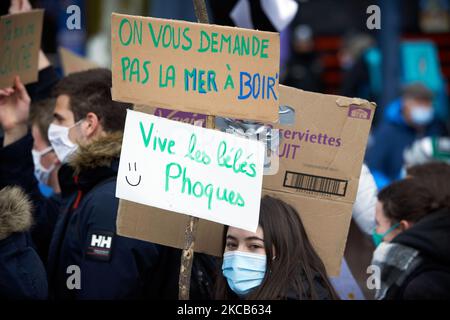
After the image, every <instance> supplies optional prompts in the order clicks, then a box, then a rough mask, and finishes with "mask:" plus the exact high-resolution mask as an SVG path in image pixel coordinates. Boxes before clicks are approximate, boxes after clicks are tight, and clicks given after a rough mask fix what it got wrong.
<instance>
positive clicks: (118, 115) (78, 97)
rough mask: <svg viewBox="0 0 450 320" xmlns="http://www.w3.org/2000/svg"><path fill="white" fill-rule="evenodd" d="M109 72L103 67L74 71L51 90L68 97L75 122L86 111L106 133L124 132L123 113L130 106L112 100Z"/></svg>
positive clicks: (57, 94) (56, 94) (130, 106)
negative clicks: (91, 113)
mask: <svg viewBox="0 0 450 320" xmlns="http://www.w3.org/2000/svg"><path fill="white" fill-rule="evenodd" d="M111 86H112V75H111V71H110V70H108V69H103V68H96V69H90V70H87V71H81V72H76V73H72V74H70V75H68V76H67V77H65V78H63V79H62V80H61V81H60V82H59V83H58V84H57V85H56V86H55V88H54V90H53V95H54V96H55V97H58V96H60V95H67V96H69V98H70V109H71V110H72V112H73V114H74V118H75V122H77V121H80V120H81V119H83V118H84V117H86V115H87V114H88V113H89V112H93V113H95V114H96V115H97V117H98V118H99V120H100V123H101V124H102V126H103V129H104V130H105V131H107V132H113V131H123V128H124V126H125V117H126V114H127V112H126V110H127V109H132V104H129V103H123V102H117V101H113V100H112V97H111Z"/></svg>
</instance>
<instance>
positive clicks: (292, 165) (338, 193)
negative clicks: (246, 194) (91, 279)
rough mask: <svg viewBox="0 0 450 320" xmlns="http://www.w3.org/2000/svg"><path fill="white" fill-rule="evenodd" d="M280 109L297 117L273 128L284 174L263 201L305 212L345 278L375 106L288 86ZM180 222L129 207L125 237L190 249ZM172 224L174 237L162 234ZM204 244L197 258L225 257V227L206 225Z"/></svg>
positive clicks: (274, 178)
mask: <svg viewBox="0 0 450 320" xmlns="http://www.w3.org/2000/svg"><path fill="white" fill-rule="evenodd" d="M280 105H281V106H284V109H287V108H290V109H292V110H293V111H295V115H294V119H293V121H292V123H291V124H286V125H283V124H277V125H273V126H274V127H277V128H279V129H280V146H279V151H278V156H279V171H278V173H277V174H276V175H270V176H264V179H263V194H269V195H271V196H274V197H277V198H279V199H281V200H283V201H285V202H287V203H289V204H291V205H292V206H293V207H294V208H295V209H296V210H297V211H298V212H299V215H300V218H301V220H302V222H303V224H304V226H305V229H306V232H307V235H308V238H309V239H310V241H311V242H312V244H313V246H314V248H315V249H316V250H317V253H318V254H319V256H320V257H321V259H322V260H323V262H324V264H325V267H326V269H327V271H328V274H329V275H330V276H338V275H339V272H340V266H341V260H342V256H343V253H344V248H345V243H346V239H347V233H348V228H349V225H350V220H351V211H352V205H353V202H354V201H355V198H356V191H357V187H358V182H359V175H360V173H361V166H362V161H363V157H364V153H365V149H366V143H367V138H368V134H369V130H370V126H371V122H372V118H373V115H374V112H375V104H373V103H370V102H368V101H366V100H361V99H350V98H345V97H339V96H334V95H325V94H319V93H312V92H306V91H302V90H297V89H293V88H289V87H285V86H280ZM140 110H142V111H145V112H154V111H155V109H151V108H146V107H141V108H140ZM280 118H281V117H280ZM174 215H175V214H173V213H170V212H165V211H164V212H162V211H161V210H159V209H154V208H143V207H142V206H138V205H135V204H133V203H129V202H126V201H122V202H121V206H120V209H119V212H118V220H117V232H118V233H119V234H121V235H124V236H128V237H133V238H138V239H141V240H147V241H151V242H156V243H161V244H166V245H170V246H173V247H178V248H182V247H183V243H184V242H183V241H184V237H183V236H184V229H185V226H186V221H187V220H186V221H184V222H183V221H179V220H178V219H177V217H174ZM163 216H164V218H163V219H162V217H163ZM169 223H170V234H169V232H167V233H164V232H163V231H161V230H156V229H158V228H159V229H161V228H163V229H164V230H166V228H167V226H168V224H169ZM163 233H164V234H163ZM197 238H198V239H207V240H206V242H205V243H202V241H198V242H197V243H196V245H197V244H198V245H199V247H198V248H197V247H196V251H198V252H204V253H208V254H212V255H217V256H220V255H222V253H223V248H224V247H223V243H222V242H223V227H222V228H221V226H220V225H218V224H213V223H210V222H207V221H206V222H205V223H204V224H202V225H199V228H198V230H197Z"/></svg>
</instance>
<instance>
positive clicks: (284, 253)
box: [216, 196, 337, 300]
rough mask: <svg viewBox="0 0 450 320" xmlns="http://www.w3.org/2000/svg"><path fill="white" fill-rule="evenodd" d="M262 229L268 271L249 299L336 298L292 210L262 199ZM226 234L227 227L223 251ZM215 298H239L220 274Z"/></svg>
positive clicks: (323, 268)
mask: <svg viewBox="0 0 450 320" xmlns="http://www.w3.org/2000/svg"><path fill="white" fill-rule="evenodd" d="M259 226H260V227H261V228H262V230H263V233H264V247H265V251H266V255H267V269H266V274H265V276H264V279H263V281H262V283H261V285H260V286H259V287H258V288H255V289H254V290H253V291H252V292H251V293H250V294H248V295H247V296H246V297H245V298H246V299H250V300H277V299H287V298H288V296H289V297H295V298H296V299H319V298H323V297H324V296H325V297H326V298H328V299H336V298H337V296H336V293H335V291H334V289H333V287H332V286H331V284H330V282H329V280H328V276H327V273H326V271H325V266H324V264H323V262H322V260H321V259H320V258H319V256H318V255H317V253H316V251H315V250H314V248H313V246H312V245H311V242H310V241H309V239H308V236H307V235H306V231H305V228H304V227H303V224H302V222H301V220H300V217H299V215H298V213H297V211H296V210H295V209H294V208H293V207H291V206H290V205H288V204H287V203H285V202H283V201H281V200H278V199H275V198H272V197H270V196H265V197H264V198H263V199H262V200H261V208H260V214H259ZM226 235H227V228H225V232H224V249H225V243H226V241H225V238H226ZM274 253H276V254H274ZM221 262H222V261H221ZM221 265H222V264H220V266H221ZM216 298H217V299H225V300H226V299H233V298H236V296H235V295H234V293H233V292H232V291H231V290H230V289H229V287H228V285H227V281H226V279H225V277H224V276H223V275H222V273H221V272H219V274H218V279H217V281H216Z"/></svg>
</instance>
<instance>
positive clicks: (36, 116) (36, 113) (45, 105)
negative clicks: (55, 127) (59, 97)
mask: <svg viewBox="0 0 450 320" xmlns="http://www.w3.org/2000/svg"><path fill="white" fill-rule="evenodd" d="M55 102H56V99H55V98H47V99H44V100H39V101H37V102H33V103H32V104H31V107H30V125H36V127H37V128H38V130H39V132H40V134H41V136H42V138H43V139H44V140H45V141H46V142H47V143H48V145H50V141H49V140H48V134H47V132H48V127H49V126H50V123H52V121H53V111H54V110H55Z"/></svg>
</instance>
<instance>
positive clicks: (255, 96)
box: [111, 14, 280, 121]
mask: <svg viewBox="0 0 450 320" xmlns="http://www.w3.org/2000/svg"><path fill="white" fill-rule="evenodd" d="M111 25H112V27H111V38H112V39H111V41H112V74H113V88H112V96H113V99H114V100H118V101H124V102H131V103H135V104H145V105H151V106H158V107H163V108H169V109H175V110H179V111H187V112H197V113H201V114H206V115H216V116H226V117H234V118H239V119H250V120H263V121H276V119H277V116H278V114H277V110H278V109H277V108H278V104H279V103H278V78H279V59H280V52H279V50H280V49H279V34H278V33H272V32H262V31H254V30H248V29H240V28H232V27H224V26H214V25H207V24H200V23H191V22H184V21H176V20H164V19H157V18H149V17H137V16H129V15H122V14H113V15H112V21H111Z"/></svg>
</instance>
